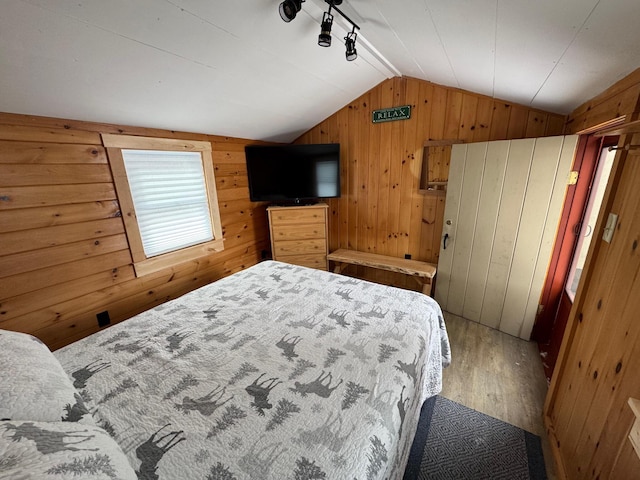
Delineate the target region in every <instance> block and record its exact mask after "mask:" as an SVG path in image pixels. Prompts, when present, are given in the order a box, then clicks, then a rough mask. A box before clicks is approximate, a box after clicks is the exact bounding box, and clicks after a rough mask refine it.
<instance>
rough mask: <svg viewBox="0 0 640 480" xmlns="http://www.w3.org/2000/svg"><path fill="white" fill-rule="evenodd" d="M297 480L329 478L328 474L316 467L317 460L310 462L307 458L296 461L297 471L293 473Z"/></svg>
mask: <svg viewBox="0 0 640 480" xmlns="http://www.w3.org/2000/svg"><path fill="white" fill-rule="evenodd" d="M293 478H295V480H323V479H325V478H327V474H326V473H324V472H323V471H322V469H321V468H320V467H319V466H318V465H316V462H315V460H314V461H310V460H308V459H307V458H305V457H300V458H299V459H298V460H296V469H295V471H294V472H293Z"/></svg>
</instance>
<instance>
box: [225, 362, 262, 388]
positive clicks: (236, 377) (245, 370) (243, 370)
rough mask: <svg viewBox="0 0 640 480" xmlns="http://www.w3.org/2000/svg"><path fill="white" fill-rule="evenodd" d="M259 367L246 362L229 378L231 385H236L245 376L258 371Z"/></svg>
mask: <svg viewBox="0 0 640 480" xmlns="http://www.w3.org/2000/svg"><path fill="white" fill-rule="evenodd" d="M258 371H259V369H258V368H256V367H254V366H253V365H251V364H250V363H249V362H244V363H243V364H242V365H240V369H239V370H238V371H237V372H236V373H234V374H233V377H231V379H230V380H229V385H235V384H236V383H238V382H239V381H240V380H242V379H243V378H245V377H247V376H249V375H251V374H252V373H255V372H258Z"/></svg>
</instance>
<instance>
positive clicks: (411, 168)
mask: <svg viewBox="0 0 640 480" xmlns="http://www.w3.org/2000/svg"><path fill="white" fill-rule="evenodd" d="M408 83H409V85H408V86H407V94H409V95H411V97H408V101H410V102H412V101H413V100H412V98H415V95H416V94H417V91H419V89H416V88H415V81H411V82H408ZM394 123H398V124H399V127H400V131H399V132H398V136H397V138H398V139H400V142H399V143H400V145H398V148H397V150H396V152H397V157H395V161H396V162H398V164H399V167H400V171H401V179H400V189H401V192H403V194H402V195H401V196H400V205H399V207H400V211H399V214H398V217H397V218H398V229H397V232H398V241H397V243H396V250H395V252H394V251H392V252H391V254H392V255H394V256H397V257H400V258H404V256H405V254H411V255H414V253H413V252H411V249H410V247H409V245H410V243H411V242H410V238H411V234H412V232H415V233H416V234H419V233H420V229H419V228H414V227H413V224H412V221H415V222H416V224H418V221H420V220H421V216H422V196H421V195H420V194H419V193H418V189H419V185H418V183H417V181H416V180H417V179H418V176H419V172H420V170H419V167H420V165H419V164H418V161H417V160H416V154H415V152H416V150H418V152H420V150H421V149H420V147H419V145H420V143H421V142H420V141H417V139H416V129H415V127H413V128H411V126H410V124H408V123H407V121H401V122H394ZM416 123H419V122H417V119H416ZM416 147H417V149H416ZM418 225H419V224H418ZM412 258H413V257H412ZM394 276H395V277H396V278H397V281H400V282H402V284H403V285H406V284H407V280H411V279H409V278H408V277H407V276H406V275H404V276H403V275H394ZM398 277H400V278H398ZM411 281H412V282H415V280H411Z"/></svg>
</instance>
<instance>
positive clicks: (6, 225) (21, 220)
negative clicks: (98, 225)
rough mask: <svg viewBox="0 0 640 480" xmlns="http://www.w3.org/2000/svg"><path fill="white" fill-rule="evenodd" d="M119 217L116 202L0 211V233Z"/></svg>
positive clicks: (108, 201) (118, 208)
mask: <svg viewBox="0 0 640 480" xmlns="http://www.w3.org/2000/svg"><path fill="white" fill-rule="evenodd" d="M119 216H120V207H119V205H118V202H117V201H116V200H107V201H96V202H88V203H70V204H66V205H53V206H50V207H39V208H28V209H23V210H21V211H19V212H18V211H16V210H2V211H0V232H15V231H18V230H30V229H34V228H43V227H51V226H55V225H69V224H74V223H81V222H90V221H93V220H101V219H107V218H116V217H119Z"/></svg>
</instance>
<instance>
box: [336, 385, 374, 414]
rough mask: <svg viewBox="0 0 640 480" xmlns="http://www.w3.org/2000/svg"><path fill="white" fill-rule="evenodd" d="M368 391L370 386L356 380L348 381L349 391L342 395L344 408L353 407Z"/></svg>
mask: <svg viewBox="0 0 640 480" xmlns="http://www.w3.org/2000/svg"><path fill="white" fill-rule="evenodd" d="M367 393H369V389H368V388H364V387H363V386H362V385H358V384H357V383H355V382H347V391H346V392H345V394H344V397H342V410H346V409H347V408H351V407H353V406H354V405H355V404H356V402H357V401H358V400H359V399H360V397H362V396H363V395H366V394H367Z"/></svg>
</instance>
